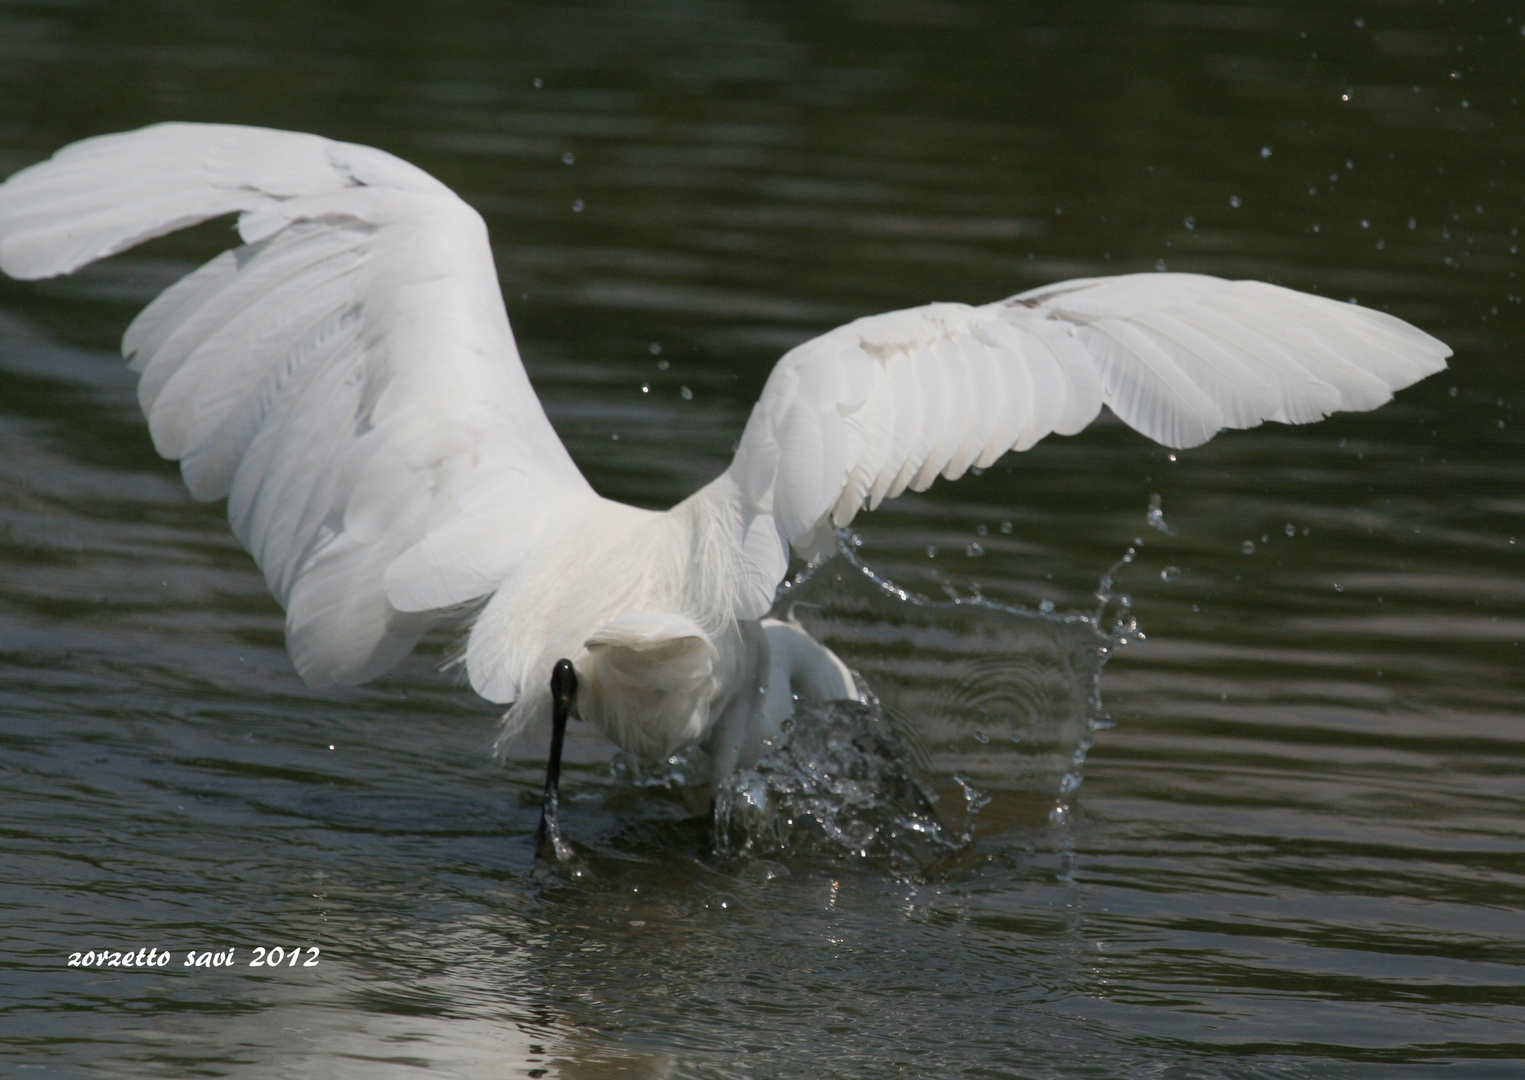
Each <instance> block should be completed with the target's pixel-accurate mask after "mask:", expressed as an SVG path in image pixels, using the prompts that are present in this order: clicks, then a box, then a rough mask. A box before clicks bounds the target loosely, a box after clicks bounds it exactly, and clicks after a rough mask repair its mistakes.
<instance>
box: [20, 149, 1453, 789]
mask: <svg viewBox="0 0 1525 1080" xmlns="http://www.w3.org/2000/svg"><path fill="white" fill-rule="evenodd" d="M225 214H237V215H238V232H239V235H240V237H241V239H242V240H243V245H242V246H240V247H238V248H236V249H234V250H232V251H228V252H224V253H223V254H222V255H220V256H218V257H217V258H215V259H213V260H212V261H211V262H209V263H207V264H206V265H205V266H203V267H202V268H201V269H199V270H197V271H195V272H194V273H192V274H189V275H187V276H186V277H185V278H183V279H181V280H180V281H179V282H178V283H176V284H175V285H173V286H171V287H170V288H169V289H167V290H165V292H164V293H163V294H162V295H160V296H159V297H158V298H157V299H156V300H155V301H154V302H153V303H152V304H150V305H149V306H148V307H147V308H146V309H145V310H144V311H143V312H142V313H141V314H140V315H139V316H138V317H137V319H136V320H134V321H133V323H132V325H131V326H130V327H129V328H128V330H127V333H126V336H125V337H124V339H123V342H122V350H123V353H124V354H125V355H126V356H127V358H128V361H129V363H130V365H131V367H132V368H133V369H134V370H135V371H137V372H139V373H140V376H141V379H140V381H139V384H138V394H139V400H140V402H141V403H142V406H143V412H144V414H145V415H146V416H147V417H148V423H149V429H150V432H151V433H152V435H153V439H154V445H155V447H156V448H157V449H158V451H159V452H160V453H161V454H163V455H164V456H165V457H167V458H172V459H175V460H178V461H180V463H181V469H182V472H183V474H184V476H185V480H186V484H187V485H188V486H189V488H190V490H191V493H192V494H193V495H194V496H196V497H197V498H200V499H220V498H227V499H228V516H229V519H230V520H231V522H232V525H233V529H234V532H235V533H236V534H237V536H238V539H239V540H240V542H242V543H243V544H244V546H245V547H247V548H248V549H249V551H250V553H251V554H252V555H253V556H254V558H255V560H256V561H257V562H258V563H259V566H260V569H261V570H263V571H264V574H265V579H266V581H267V582H268V583H269V586H270V589H271V592H272V593H274V594H275V597H276V599H277V600H279V601H280V603H281V604H282V605H283V606H284V607H285V609H286V641H287V647H288V648H289V650H290V652H291V656H292V659H293V661H294V662H295V664H296V667H297V670H298V671H299V672H300V673H301V675H302V677H303V679H305V680H306V681H307V682H309V683H311V684H313V685H329V684H336V683H337V684H355V683H360V682H364V681H366V680H368V679H371V678H374V677H376V676H377V675H380V674H381V673H383V672H384V671H386V670H388V669H389V668H390V667H392V666H393V665H394V664H396V663H397V662H398V661H399V660H401V659H402V657H403V656H405V655H406V654H407V653H408V652H409V650H411V649H412V647H413V645H414V644H415V643H416V642H417V640H418V638H419V636H420V635H421V634H423V633H424V632H425V631H426V630H427V629H428V628H429V627H430V626H432V625H434V624H435V623H436V622H438V621H439V620H440V619H442V618H444V617H445V616H446V615H447V614H449V613H451V612H453V611H458V610H460V608H461V606H462V605H466V604H473V603H478V604H482V607H481V612H480V614H479V615H478V617H477V618H476V621H475V623H474V624H473V626H472V628H471V631H470V635H469V638H468V641H467V650H466V667H467V671H468V674H469V676H470V679H471V684H472V686H473V687H474V688H475V689H476V691H477V692H478V693H480V694H481V695H482V696H483V697H485V698H487V699H488V700H490V701H495V702H500V703H504V704H510V705H511V706H512V707H511V708H510V710H509V723H510V725H511V726H512V725H517V724H522V723H523V722H524V721H525V719H526V718H528V717H529V716H530V715H532V714H533V713H534V712H535V711H536V710H540V709H543V708H545V707H546V706H547V705H548V703H549V700H550V699H549V691H548V690H547V689H546V679H547V677H548V676H549V673H550V671H551V669H552V666H553V665H554V664H555V662H556V660H557V659H558V658H561V657H567V658H570V659H571V660H572V661H573V664H574V667H575V669H576V675H577V687H578V689H577V697H576V704H575V708H576V711H577V712H578V713H579V714H580V715H581V716H582V717H583V718H584V719H586V720H589V721H591V722H594V723H597V724H599V725H601V726H602V727H603V729H604V730H605V731H606V732H607V733H608V734H609V735H610V737H611V738H612V739H613V740H614V741H615V742H616V743H618V744H619V745H620V746H622V747H623V748H625V749H626V750H628V751H630V752H632V753H635V754H637V755H640V756H643V757H648V758H651V757H661V756H665V755H666V754H669V753H671V752H672V751H673V750H675V749H677V748H678V747H679V746H681V745H683V744H684V743H687V742H692V741H695V740H700V741H705V742H706V743H707V745H708V747H709V749H710V751H711V757H712V761H713V768H714V770H715V775H716V776H717V777H723V776H724V775H725V774H726V773H728V772H730V771H731V770H732V769H733V768H734V767H735V766H736V765H737V764H738V763H747V762H749V761H751V760H754V759H755V758H756V756H757V754H758V753H759V752H760V748H761V745H762V741H761V740H762V739H763V738H764V737H765V736H766V735H768V734H770V733H772V732H775V731H776V730H777V728H778V725H779V724H780V723H781V721H782V719H783V718H784V717H786V716H788V715H789V713H790V712H791V711H792V708H793V705H792V701H793V697H794V695H796V694H800V695H803V696H806V697H832V696H844V695H845V696H851V695H852V694H853V693H854V687H853V683H852V679H851V676H850V674H849V673H848V672H847V671H846V669H845V667H843V666H842V664H841V662H840V661H838V660H837V659H836V658H835V657H834V656H832V654H831V653H830V652H828V651H827V650H826V649H825V648H824V647H822V646H820V645H818V644H816V643H815V642H814V641H812V640H810V639H809V638H808V636H807V635H805V634H804V633H803V631H801V630H800V629H799V628H798V627H795V626H792V625H791V624H787V623H779V622H773V621H770V620H765V619H764V618H763V617H764V616H765V615H766V613H767V611H768V610H769V608H770V607H771V606H772V603H773V598H774V594H775V591H776V589H777V587H778V584H779V582H780V581H782V580H783V578H784V576H785V573H786V571H787V568H788V563H789V556H790V549H791V547H792V548H793V549H794V550H795V551H797V552H799V553H801V554H803V555H806V556H811V555H815V554H819V553H822V552H825V551H827V550H829V548H830V543H831V537H832V535H833V531H834V530H835V529H836V528H839V527H841V526H844V525H846V524H847V523H848V522H849V521H851V520H852V518H853V516H854V515H855V514H856V513H857V512H858V511H859V510H861V509H862V508H864V507H865V506H867V507H868V508H869V509H873V508H874V507H876V506H878V505H879V503H880V501H882V500H883V499H887V498H894V497H895V496H896V495H898V494H900V492H902V491H904V490H905V489H906V488H910V489H912V490H915V491H920V490H922V489H924V488H925V487H927V486H928V485H929V484H930V483H931V482H932V481H933V479H934V478H936V477H937V476H946V477H948V478H950V479H956V478H957V477H959V476H960V475H962V474H963V473H964V472H965V471H966V470H967V469H968V468H970V467H971V466H985V465H989V464H990V463H991V462H992V461H994V460H995V459H996V458H997V457H999V456H1000V455H1001V454H1003V453H1005V452H1007V451H1008V450H1013V449H1015V450H1026V449H1027V448H1029V447H1031V446H1032V445H1033V444H1034V443H1036V442H1037V441H1038V440H1039V439H1042V438H1043V437H1044V436H1046V435H1048V434H1051V433H1058V434H1066V435H1067V434H1073V433H1075V432H1078V431H1080V430H1081V429H1082V428H1084V427H1085V426H1086V425H1087V424H1089V423H1090V422H1091V420H1093V419H1094V418H1095V417H1096V415H1097V414H1098V413H1099V411H1100V410H1101V408H1102V406H1103V405H1105V406H1107V407H1109V408H1110V409H1111V410H1112V411H1113V412H1115V413H1116V414H1117V415H1118V416H1119V417H1120V418H1121V419H1122V420H1123V421H1124V422H1125V423H1127V424H1129V425H1130V426H1132V427H1133V428H1135V429H1137V430H1138V431H1140V432H1142V433H1143V434H1145V435H1147V436H1149V437H1150V438H1152V439H1154V440H1156V441H1157V442H1161V443H1164V444H1165V445H1167V446H1172V447H1190V446H1196V445H1198V444H1200V443H1203V442H1205V441H1207V440H1208V439H1210V438H1211V437H1212V436H1213V435H1214V434H1215V433H1217V432H1218V431H1220V430H1221V429H1223V428H1245V427H1253V426H1255V425H1256V424H1259V423H1261V422H1262V421H1264V420H1277V421H1281V422H1283V423H1289V424H1298V423H1307V422H1309V421H1312V420H1318V419H1322V418H1323V417H1325V416H1327V415H1329V414H1330V413H1332V412H1335V411H1337V410H1355V409H1372V408H1376V407H1377V406H1379V405H1381V404H1382V403H1383V402H1385V401H1387V400H1388V399H1389V398H1390V397H1391V396H1392V393H1393V391H1395V390H1398V389H1401V388H1403V387H1405V386H1408V385H1409V384H1411V383H1413V382H1416V381H1418V380H1419V379H1422V378H1424V377H1425V376H1427V375H1430V374H1433V373H1434V372H1437V371H1440V370H1442V369H1443V368H1444V367H1445V358H1446V357H1447V356H1449V355H1450V349H1448V348H1447V347H1446V346H1445V345H1444V344H1443V343H1441V342H1440V341H1437V340H1436V339H1435V338H1433V337H1430V336H1429V335H1428V334H1425V333H1423V332H1422V331H1420V330H1417V329H1415V328H1414V327H1412V326H1410V325H1408V324H1407V323H1405V322H1403V321H1401V320H1399V319H1396V318H1393V317H1392V316H1389V315H1385V314H1383V313H1381V312H1376V311H1372V310H1370V309H1366V308H1361V307H1357V306H1355V305H1352V304H1342V303H1337V302H1334V301H1331V300H1327V299H1324V298H1321V297H1316V296H1310V295H1307V294H1304V293H1298V292H1294V291H1292V290H1289V289H1284V288H1279V287H1277V286H1274V285H1268V284H1264V283H1262V282H1255V281H1225V280H1221V279H1219V278H1213V277H1205V276H1201V275H1195V274H1165V273H1159V274H1133V275H1124V276H1120V277H1108V278H1090V279H1084V280H1077V281H1067V282H1061V283H1059V284H1056V285H1049V286H1046V287H1044V288H1040V289H1034V290H1031V291H1029V292H1026V293H1022V294H1019V295H1018V296H1015V297H1012V298H1011V299H1008V300H1002V301H998V302H996V303H992V304H984V305H981V306H975V307H971V306H969V305H965V304H953V303H938V304H929V305H926V306H924V307H919V308H911V309H908V310H905V311H895V312H889V313H886V314H883V315H875V316H870V317H867V318H862V319H858V320H856V321H854V322H852V323H849V324H847V325H846V326H842V327H838V328H837V329H835V330H832V331H830V332H829V333H826V334H823V335H822V336H820V337H818V338H815V339H813V340H811V341H807V342H805V343H804V344H802V345H800V346H798V347H797V348H795V349H792V350H791V351H790V352H788V353H787V354H786V355H785V356H784V357H783V358H782V359H781V360H780V361H779V362H778V364H777V366H776V367H775V368H774V370H773V373H772V375H771V376H770V377H769V379H768V382H767V384H766V386H765V387H764V389H763V392H762V396H761V398H760V400H759V401H758V403H757V405H756V406H755V407H754V409H753V411H752V416H751V418H750V420H749V421H748V423H747V425H746V429H745V431H744V432H743V434H742V437H741V441H740V444H739V446H738V449H737V452H736V456H735V459H734V460H733V461H732V463H731V465H730V467H729V468H727V469H726V471H725V472H724V473H722V474H721V475H720V476H719V477H717V478H716V479H715V480H714V481H712V482H711V483H709V484H708V485H706V486H705V487H703V488H702V489H700V490H699V491H698V492H696V493H695V494H694V495H692V496H690V497H689V498H688V499H686V500H684V501H683V502H681V503H679V504H678V505H677V506H675V507H674V508H673V509H671V510H669V511H667V512H665V513H658V512H654V511H648V510H641V509H637V508H634V507H629V506H625V505H622V504H620V503H617V502H613V501H611V500H608V499H604V498H602V497H601V496H599V495H598V494H597V493H596V492H595V491H594V490H593V489H592V487H591V486H590V485H589V484H588V482H587V481H586V480H585V479H584V478H583V476H582V474H581V473H580V472H579V471H578V469H577V466H576V465H575V464H574V463H573V461H572V459H571V457H570V456H569V455H568V454H567V451H566V449H565V447H563V446H562V444H561V441H560V440H559V439H558V438H557V436H556V433H555V431H554V430H553V429H552V427H551V425H550V422H549V421H548V420H547V419H546V416H545V412H544V410H543V409H542V408H541V406H540V402H539V400H538V399H537V398H536V396H535V393H534V390H533V389H532V387H531V386H530V383H529V379H528V378H527V376H526V375H525V371H524V367H523V364H522V363H521V362H520V359H519V355H518V350H517V348H516V346H515V344H514V337H513V332H512V330H511V329H510V328H509V323H508V316H507V313H506V312H505V310H504V306H503V299H502V296H501V294H500V292H499V288H498V282H497V277H496V274H495V271H494V268H493V261H492V252H491V249H490V247H489V246H488V240H487V230H486V227H485V225H484V224H483V222H482V219H481V217H480V216H479V215H478V214H477V213H476V211H474V210H472V209H471V208H470V207H469V206H467V205H466V203H465V202H463V201H462V200H461V199H460V198H458V197H457V196H456V195H455V194H454V193H453V192H451V191H450V190H449V189H448V188H447V187H445V186H444V185H443V184H441V183H440V182H439V181H438V180H436V179H434V178H433V177H432V176H430V175H428V174H427V173H425V172H423V171H422V170H420V169H418V168H416V167H415V166H412V165H409V164H408V163H407V162H404V161H401V160H399V159H398V158H395V157H393V156H391V155H390V154H386V153H384V152H382V151H380V150H375V149H372V148H370V147H365V146H357V145H354V144H350V143H342V142H334V141H332V140H329V139H324V138H320V137H318V136H315V135H303V134H296V133H292V132H283V131H271V130H266V129H262V128H248V127H234V126H226V125H213V124H159V125H156V126H153V127H149V128H144V129H142V130H140V131H133V132H126V133H123V134H116V135H104V136H100V137H98V138H93V139H86V140H84V141H82V142H78V143H74V144H72V145H70V146H67V147H65V148H64V149H62V150H60V151H59V152H58V153H57V154H55V155H54V156H53V157H52V158H51V159H49V160H47V161H44V162H41V163H39V164H37V165H33V166H31V167H29V168H26V169H23V170H21V171H20V172H18V173H17V174H15V175H14V176H12V177H11V178H10V179H9V180H7V181H6V182H5V183H4V184H3V185H0V269H3V270H4V271H5V272H6V273H8V274H10V275H11V276H13V277H18V278H44V277H51V276H54V275H58V274H66V273H69V272H71V271H73V270H76V269H78V268H79V267H81V266H84V265H85V264H87V263H90V262H92V261H94V260H97V259H101V258H105V257H106V256H109V255H113V254H115V253H117V252H119V251H123V250H125V249H127V248H129V247H131V246H133V245H134V244H137V243H140V242H142V241H144V240H147V239H150V238H152V237H156V236H161V235H164V234H165V233H168V232H171V231H173V230H175V229H180V228H184V227H186V226H189V225H193V224H196V223H197V222H200V221H204V220H207V219H209V218H213V217H218V216H221V215H225ZM483 601H485V603H483Z"/></svg>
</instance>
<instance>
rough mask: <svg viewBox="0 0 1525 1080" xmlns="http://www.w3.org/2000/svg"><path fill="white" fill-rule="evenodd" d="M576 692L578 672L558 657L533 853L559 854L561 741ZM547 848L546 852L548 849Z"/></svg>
mask: <svg viewBox="0 0 1525 1080" xmlns="http://www.w3.org/2000/svg"><path fill="white" fill-rule="evenodd" d="M575 693H577V672H575V671H573V670H572V661H570V660H558V661H556V666H555V667H554V668H552V669H551V753H550V756H549V757H548V758H547V759H546V762H545V798H544V800H543V801H542V802H541V804H540V828H538V829H536V830H535V856H536V857H537V858H539V857H541V856H544V855H547V854H549V855H550V856H551V857H552V858H554V859H559V858H560V857H561V846H562V843H561V830H560V828H559V827H558V826H557V823H556V801H557V797H558V791H559V785H560V783H561V744H562V742H563V741H565V739H566V734H567V716H568V714H569V713H571V711H572V695H573V694H575ZM548 848H549V851H548V850H547V849H548Z"/></svg>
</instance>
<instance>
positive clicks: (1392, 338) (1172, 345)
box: [706, 273, 1451, 617]
mask: <svg viewBox="0 0 1525 1080" xmlns="http://www.w3.org/2000/svg"><path fill="white" fill-rule="evenodd" d="M1450 353H1451V350H1450V349H1449V348H1447V347H1446V346H1445V344H1444V343H1442V342H1440V341H1437V340H1436V339H1435V338H1433V337H1431V336H1430V335H1428V334H1426V333H1424V332H1422V331H1420V330H1417V329H1415V328H1414V327H1412V326H1410V325H1408V324H1407V323H1405V322H1403V321H1402V320H1400V319H1396V318H1394V317H1392V316H1391V315H1386V314H1383V313H1382V312H1379V311H1373V310H1371V309H1370V308H1362V307H1357V306H1355V305H1353V304H1341V303H1338V302H1336V301H1333V300H1327V299H1324V298H1323V297H1318V296H1310V295H1308V294H1306V293H1299V292H1294V291H1292V290H1290V289H1284V288H1280V287H1278V286H1275V285H1268V284H1265V283H1263V282H1258V281H1225V280H1223V279H1220V278H1214V277H1205V276H1202V275H1197V274H1163V273H1161V274H1132V275H1127V276H1123V277H1112V278H1090V279H1083V280H1076V281H1066V282H1061V283H1059V284H1056V285H1049V286H1046V287H1044V288H1041V289H1034V290H1032V291H1030V292H1026V293H1022V294H1020V295H1018V296H1014V297H1012V298H1011V299H1009V300H1003V301H999V302H997V303H993V304H986V305H984V306H982V307H970V306H968V305H965V304H929V305H927V306H925V307H919V308H910V309H907V310H904V311H892V312H889V313H887V314H884V315H874V316H870V317H867V318H862V319H858V320H856V321H855V322H851V323H849V324H847V325H846V326H841V327H838V328H837V329H835V330H832V331H830V332H829V333H826V334H823V335H822V336H821V337H818V338H814V339H812V340H810V341H807V342H805V343H804V344H803V345H800V346H798V347H796V348H795V349H793V350H791V351H790V352H789V353H787V354H786V355H785V356H784V357H783V358H782V359H781V360H780V361H779V362H778V365H777V366H776V367H775V368H774V369H773V373H772V375H770V376H769V378H768V383H767V385H766V386H765V387H764V389H763V393H762V397H761V398H760V400H759V401H758V403H757V405H756V406H755V408H754V409H753V412H752V417H751V419H750V420H749V421H748V423H747V427H746V431H745V432H744V433H743V435H742V438H741V442H740V445H739V447H738V449H737V453H736V457H735V459H734V460H733V461H732V463H731V466H730V468H729V469H728V470H727V471H726V472H725V473H724V474H723V475H722V476H721V477H720V478H719V479H718V480H716V481H715V482H714V483H713V484H712V485H711V486H710V489H706V490H707V492H708V493H709V495H710V497H711V498H719V499H722V500H724V501H725V502H727V503H728V504H729V505H730V507H731V513H732V516H733V518H734V521H735V528H736V530H737V535H736V537H735V542H736V543H737V545H738V548H739V551H740V563H739V566H738V577H739V579H740V580H739V582H738V586H739V593H740V599H739V601H738V603H737V610H736V614H737V615H738V616H740V617H756V616H758V615H761V614H762V613H763V612H765V611H767V610H768V608H769V607H770V606H771V604H772V602H773V596H774V591H775V589H776V587H777V585H778V583H779V582H780V581H781V580H782V579H783V577H784V574H785V573H786V571H787V569H788V562H789V547H790V545H793V546H794V547H795V548H796V549H797V550H799V551H801V553H802V554H806V555H810V554H813V553H816V552H819V551H824V550H826V547H825V545H827V544H829V538H830V532H831V529H832V528H833V527H837V528H840V527H842V526H845V525H846V524H847V523H848V522H850V521H851V520H852V518H853V516H854V515H855V514H856V513H857V512H858V511H859V510H860V509H861V508H863V507H864V506H867V507H868V508H869V509H873V508H874V507H876V506H878V505H879V503H880V501H881V500H883V499H887V498H894V497H895V496H896V495H898V494H900V493H901V492H902V491H904V490H905V489H906V488H908V487H909V488H910V489H911V490H913V491H921V490H923V489H924V488H926V487H927V486H928V485H930V484H931V483H932V481H933V480H934V479H935V478H936V477H937V476H939V475H941V476H946V477H948V478H950V479H956V478H957V477H959V476H961V475H963V473H964V471H965V470H966V469H968V468H969V467H970V466H971V465H977V466H982V467H983V466H986V465H989V464H990V463H991V462H993V461H994V460H995V459H996V458H998V457H999V456H1000V455H1002V454H1004V453H1006V452H1007V451H1008V450H1026V449H1028V448H1029V447H1031V446H1032V445H1033V444H1034V443H1036V442H1037V441H1038V440H1039V439H1041V438H1043V437H1044V436H1045V435H1048V434H1050V433H1054V432H1057V433H1059V434H1061V435H1070V434H1074V433H1075V432H1078V431H1080V430H1081V429H1082V428H1084V427H1085V426H1086V425H1087V424H1089V423H1090V422H1091V421H1092V420H1093V419H1094V418H1095V417H1096V415H1097V413H1098V412H1100V410H1101V407H1102V406H1103V405H1106V406H1108V407H1110V408H1111V409H1112V411H1113V412H1115V413H1116V414H1117V415H1118V416H1119V417H1120V418H1121V419H1122V420H1123V421H1124V422H1125V423H1127V424H1128V425H1130V426H1131V427H1133V428H1135V429H1136V430H1138V431H1140V432H1142V433H1143V434H1145V435H1147V436H1149V437H1150V438H1152V439H1154V440H1155V441H1156V442H1160V443H1164V444H1165V445H1166V446H1172V447H1190V446H1197V445H1199V444H1201V443H1204V442H1206V441H1207V440H1208V439H1210V438H1212V437H1213V435H1214V434H1216V433H1217V432H1218V431H1220V430H1221V429H1223V428H1246V427H1254V426H1255V425H1257V424H1259V423H1261V422H1262V421H1265V420H1277V421H1280V422H1282V423H1287V424H1302V423H1308V422H1310V421H1313V420H1319V419H1322V418H1323V417H1325V416H1328V415H1329V414H1330V413H1332V412H1335V411H1337V410H1350V409H1354V410H1360V409H1374V408H1376V407H1377V406H1378V405H1381V404H1382V403H1383V402H1385V401H1387V400H1388V399H1389V398H1391V397H1392V394H1393V391H1394V390H1398V389H1401V388H1402V387H1405V386H1408V385H1409V384H1410V383H1413V382H1417V381H1418V380H1419V379H1422V378H1424V377H1425V376H1426V375H1430V374H1433V373H1434V372H1437V371H1440V370H1441V369H1443V368H1444V367H1445V358H1446V357H1447V356H1449V355H1450Z"/></svg>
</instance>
